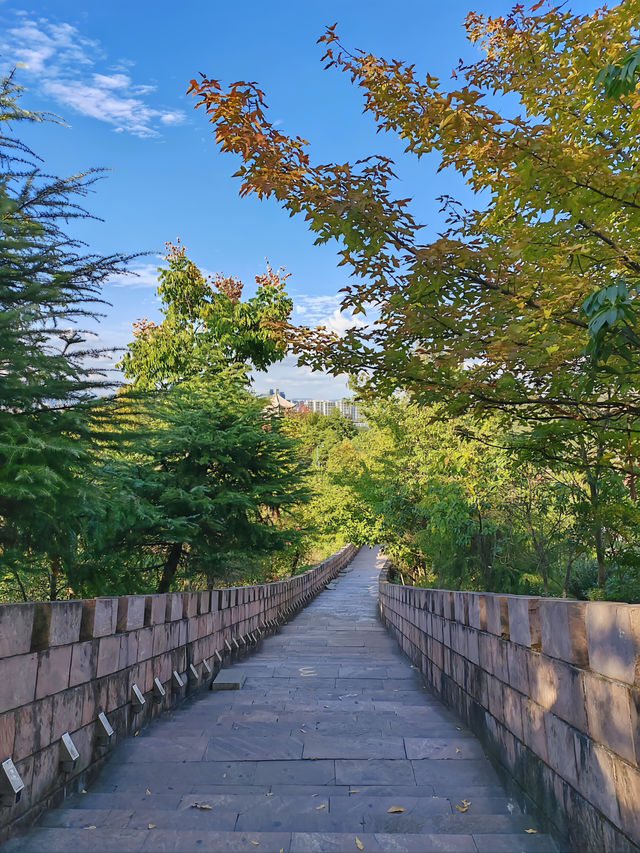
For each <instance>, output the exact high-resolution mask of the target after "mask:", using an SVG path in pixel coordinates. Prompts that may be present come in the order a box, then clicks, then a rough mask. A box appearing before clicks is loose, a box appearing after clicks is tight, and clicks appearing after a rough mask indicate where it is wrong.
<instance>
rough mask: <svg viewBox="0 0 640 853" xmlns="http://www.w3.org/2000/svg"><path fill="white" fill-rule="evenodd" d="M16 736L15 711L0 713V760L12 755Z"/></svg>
mask: <svg viewBox="0 0 640 853" xmlns="http://www.w3.org/2000/svg"><path fill="white" fill-rule="evenodd" d="M15 736H16V712H15V711H7V712H6V713H5V714H0V761H4V760H5V758H11V757H12V756H13V743H14V740H15Z"/></svg>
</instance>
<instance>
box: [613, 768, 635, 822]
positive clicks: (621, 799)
mask: <svg viewBox="0 0 640 853" xmlns="http://www.w3.org/2000/svg"><path fill="white" fill-rule="evenodd" d="M613 761H614V765H615V782H616V793H617V796H618V804H619V807H620V818H621V822H622V826H623V828H624V830H625V832H626V833H627V834H628V835H629V836H630V837H631V838H633V839H640V808H638V803H640V768H638V767H632V766H631V765H629V764H626V763H625V762H624V761H618V760H616V759H613Z"/></svg>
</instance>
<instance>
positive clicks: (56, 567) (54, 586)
mask: <svg viewBox="0 0 640 853" xmlns="http://www.w3.org/2000/svg"><path fill="white" fill-rule="evenodd" d="M60 564H61V560H60V557H59V556H58V557H52V558H51V560H50V563H49V565H50V567H51V571H50V573H49V601H55V600H56V598H57V597H58V580H59V578H60V574H61V573H60Z"/></svg>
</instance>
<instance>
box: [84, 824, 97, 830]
mask: <svg viewBox="0 0 640 853" xmlns="http://www.w3.org/2000/svg"><path fill="white" fill-rule="evenodd" d="M97 828H98V827H97V826H94V825H93V824H91V826H85V829H97Z"/></svg>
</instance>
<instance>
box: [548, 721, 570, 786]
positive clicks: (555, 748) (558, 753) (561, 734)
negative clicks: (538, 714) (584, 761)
mask: <svg viewBox="0 0 640 853" xmlns="http://www.w3.org/2000/svg"><path fill="white" fill-rule="evenodd" d="M544 730H545V735H546V739H547V761H548V762H549V764H550V766H551V767H552V768H553V769H554V770H555V771H556V773H559V774H560V775H561V776H562V778H563V779H566V780H567V782H570V783H571V784H572V785H576V784H577V783H578V774H577V770H576V746H575V742H574V730H573V729H572V728H571V726H569V725H568V724H567V723H565V722H564V720H561V719H560V717H556V715H555V714H552V713H551V711H545V712H544Z"/></svg>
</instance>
